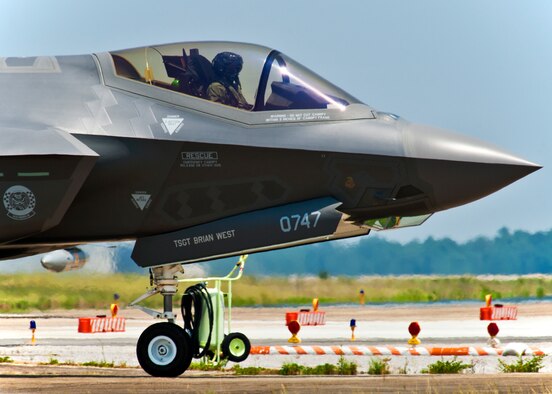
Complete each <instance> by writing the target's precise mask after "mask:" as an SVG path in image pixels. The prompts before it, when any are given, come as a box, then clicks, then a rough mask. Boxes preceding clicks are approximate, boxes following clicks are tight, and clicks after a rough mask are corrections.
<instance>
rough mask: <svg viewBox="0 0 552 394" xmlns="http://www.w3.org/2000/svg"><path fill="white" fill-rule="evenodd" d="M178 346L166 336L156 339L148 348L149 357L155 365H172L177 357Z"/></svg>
mask: <svg viewBox="0 0 552 394" xmlns="http://www.w3.org/2000/svg"><path fill="white" fill-rule="evenodd" d="M176 349H177V348H176V344H175V343H174V341H173V340H172V339H171V338H169V337H167V336H164V335H161V336H158V337H155V338H153V339H152V340H151V342H150V343H149V346H148V355H149V357H150V359H151V361H153V362H154V363H155V364H157V365H167V364H170V363H171V362H172V361H173V360H174V359H175V357H176Z"/></svg>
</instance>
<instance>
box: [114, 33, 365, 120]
mask: <svg viewBox="0 0 552 394" xmlns="http://www.w3.org/2000/svg"><path fill="white" fill-rule="evenodd" d="M224 52H226V53H230V54H231V56H229V58H230V59H236V58H240V57H241V59H243V60H242V62H243V64H242V66H241V72H239V74H238V75H231V76H226V75H224V68H221V67H217V68H215V67H213V60H214V59H215V57H216V56H217V55H219V60H220V59H221V58H224V55H220V54H222V53H224ZM236 55H237V56H236ZM111 56H112V58H113V63H114V65H115V71H116V74H117V76H119V77H123V78H128V79H132V80H135V81H139V82H142V83H144V84H149V85H152V86H156V87H159V88H163V89H168V90H171V91H175V92H179V93H182V94H185V95H189V96H193V97H197V98H199V99H204V100H211V101H216V102H218V103H219V104H225V105H230V106H233V107H236V108H239V109H242V110H251V111H276V110H278V111H281V110H300V109H301V110H302V109H339V110H345V109H346V107H347V106H348V105H349V104H352V103H359V101H358V100H356V99H355V98H354V97H352V96H350V95H349V94H347V93H346V92H344V91H343V90H341V89H340V88H338V87H336V86H335V85H333V84H331V83H330V82H328V81H326V80H325V79H323V78H321V77H320V76H318V75H316V74H315V73H314V72H312V71H310V70H309V69H307V68H306V67H304V66H302V65H300V64H299V63H297V62H296V61H294V60H292V59H290V58H289V57H287V56H285V55H284V54H282V53H280V52H278V51H275V50H270V49H268V48H265V47H261V46H257V45H251V44H239V43H230V42H228V43H224V42H197V43H178V44H169V45H161V46H151V47H144V48H135V49H128V50H122V51H117V52H111ZM237 69H239V67H233V68H232V71H233V74H235V71H236V70H237Z"/></svg>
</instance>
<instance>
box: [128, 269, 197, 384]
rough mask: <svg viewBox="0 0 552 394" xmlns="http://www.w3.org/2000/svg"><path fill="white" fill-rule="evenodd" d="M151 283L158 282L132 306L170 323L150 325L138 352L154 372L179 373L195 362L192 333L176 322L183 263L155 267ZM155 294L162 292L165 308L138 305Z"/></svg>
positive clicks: (145, 365)
mask: <svg viewBox="0 0 552 394" xmlns="http://www.w3.org/2000/svg"><path fill="white" fill-rule="evenodd" d="M151 272H152V282H153V283H152V284H153V285H154V286H155V287H154V288H153V289H151V290H149V291H148V292H147V293H145V294H144V295H142V296H140V297H138V298H137V299H136V300H134V301H133V302H131V303H130V304H129V306H133V307H135V308H138V309H140V310H142V311H144V312H145V313H147V314H149V315H151V316H153V317H154V318H157V319H167V320H168V322H167V323H156V324H154V325H152V326H150V327H148V328H147V329H146V330H145V331H144V332H143V333H142V335H140V338H139V339H138V344H137V345H136V356H137V357H138V362H139V363H140V366H141V367H142V368H143V369H144V371H146V372H147V373H149V374H150V375H152V376H160V377H176V376H178V375H181V374H182V373H184V371H185V370H186V369H188V367H189V366H190V363H191V362H192V355H193V350H192V344H191V340H190V335H189V334H188V333H187V332H186V331H184V329H183V328H181V327H180V326H178V325H176V324H174V320H175V317H176V316H175V314H174V313H173V304H172V301H173V296H174V295H175V294H176V292H177V290H178V279H177V277H176V274H178V273H182V272H184V269H183V268H182V266H181V265H176V264H175V265H169V266H162V267H155V268H153V269H152V271H151ZM155 294H161V295H162V296H163V312H162V313H161V312H157V311H155V310H153V309H149V308H146V307H143V306H141V305H137V303H138V302H141V301H143V300H145V299H146V298H149V297H151V296H153V295H155Z"/></svg>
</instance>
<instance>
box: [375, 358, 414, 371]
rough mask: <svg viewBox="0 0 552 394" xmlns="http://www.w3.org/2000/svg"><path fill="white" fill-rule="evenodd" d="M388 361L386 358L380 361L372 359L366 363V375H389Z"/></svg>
mask: <svg viewBox="0 0 552 394" xmlns="http://www.w3.org/2000/svg"><path fill="white" fill-rule="evenodd" d="M389 361H391V359H390V358H387V357H386V358H382V359H380V358H372V359H371V360H370V362H369V363H368V375H389V373H391V369H390V367H389ZM405 368H406V367H405ZM405 371H406V369H405Z"/></svg>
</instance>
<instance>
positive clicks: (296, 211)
mask: <svg viewBox="0 0 552 394" xmlns="http://www.w3.org/2000/svg"><path fill="white" fill-rule="evenodd" d="M323 60H324V59H323V58H322V59H321V61H323ZM344 67H345V65H344ZM0 86H2V94H0V196H2V201H3V204H2V205H0V210H1V212H0V226H1V227H0V228H1V230H0V242H1V243H0V259H14V258H17V257H21V256H28V255H33V254H37V253H44V252H50V251H53V250H58V249H66V250H69V251H71V253H77V254H78V253H79V250H78V248H77V246H78V245H79V244H83V243H90V242H113V241H122V240H136V244H135V247H134V250H133V254H132V257H133V259H134V261H135V262H136V263H137V264H138V265H140V266H142V267H149V268H152V272H153V280H154V283H155V285H156V287H155V291H154V293H160V294H162V295H163V296H164V300H165V302H164V306H165V307H164V312H163V313H162V315H161V316H162V317H164V318H166V319H168V320H169V321H171V322H172V321H174V314H173V312H172V297H173V295H174V294H175V292H176V281H175V279H174V273H175V272H177V271H178V270H179V269H180V267H181V265H180V264H181V263H190V262H196V261H202V260H209V259H213V258H217V257H223V256H234V255H240V254H244V253H251V252H256V251H263V250H270V249H277V248H284V247H290V246H294V245H299V244H307V243H314V242H320V241H327V240H332V239H338V238H347V237H354V236H359V235H366V234H368V233H369V232H370V230H371V229H376V230H384V229H392V228H399V227H405V226H413V225H418V224H421V223H423V222H424V221H425V220H426V219H427V218H428V217H429V216H430V215H431V214H433V213H434V212H438V211H442V210H445V209H449V208H452V207H455V206H459V205H462V204H466V203H468V202H471V201H474V200H477V199H479V198H482V197H484V196H486V195H488V194H491V193H493V192H495V191H497V190H499V189H501V188H503V187H504V186H506V185H508V184H510V183H512V182H514V181H516V180H518V179H520V178H522V177H524V176H526V175H528V174H530V173H532V172H533V171H535V170H537V169H538V168H540V167H539V166H537V165H535V164H533V163H531V162H528V161H526V160H523V159H521V158H519V157H516V156H514V155H512V154H510V153H507V152H504V151H502V150H500V149H498V148H496V147H494V146H491V145H489V144H486V143H483V142H480V141H477V140H474V139H471V138H467V137H464V136H460V135H456V134H452V133H449V132H447V131H443V130H438V129H436V128H432V127H427V126H421V125H417V124H412V123H410V122H408V121H406V120H405V119H402V118H400V117H399V116H396V115H394V114H391V113H385V112H380V111H377V110H375V109H374V108H371V107H370V106H368V105H365V104H363V103H361V102H360V101H359V100H357V99H356V98H354V97H352V96H351V95H349V94H348V93H346V92H344V91H343V90H341V89H340V88H338V87H336V86H334V85H333V84H331V83H330V82H328V81H326V80H324V79H323V78H321V77H320V76H318V75H316V74H315V73H313V72H312V71H310V70H309V69H307V68H305V67H304V66H302V65H300V64H299V63H297V62H296V61H294V60H293V59H291V58H289V57H288V56H286V55H284V54H283V53H281V52H279V51H277V50H272V49H269V48H265V47H262V46H257V45H251V44H242V43H231V42H190V43H178V44H170V45H159V46H150V47H143V48H135V49H129V50H120V51H115V52H106V53H97V54H92V55H83V56H42V57H26V58H14V57H6V58H0ZM60 269H61V268H60ZM167 324H168V323H161V325H154V326H152V327H155V326H157V328H156V329H154V330H153V331H148V330H146V332H144V334H143V337H144V338H141V340H140V341H139V343H138V349H137V351H138V356H139V360H140V363H141V364H142V366H144V368H145V369H146V371H147V372H149V373H150V374H152V375H156V376H176V375H178V374H180V373H182V372H184V370H186V368H187V367H188V365H189V363H190V361H191V357H192V356H191V351H190V344H189V340H188V339H187V336H186V335H187V334H186V333H185V332H184V330H182V329H180V328H178V329H176V327H178V326H176V325H167ZM173 326H174V327H173ZM167 327H168V328H167ZM163 338H169V340H165V339H163ZM148 349H149V350H148ZM152 349H154V350H152Z"/></svg>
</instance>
